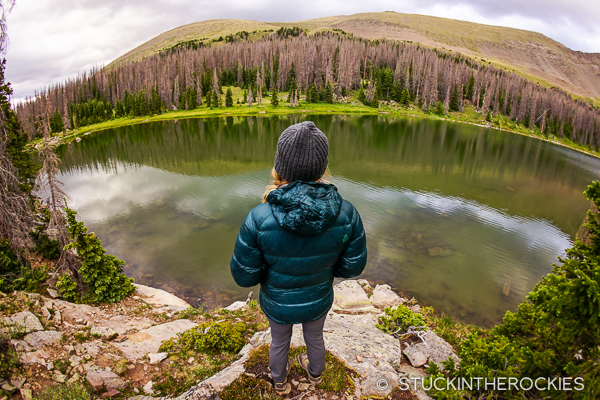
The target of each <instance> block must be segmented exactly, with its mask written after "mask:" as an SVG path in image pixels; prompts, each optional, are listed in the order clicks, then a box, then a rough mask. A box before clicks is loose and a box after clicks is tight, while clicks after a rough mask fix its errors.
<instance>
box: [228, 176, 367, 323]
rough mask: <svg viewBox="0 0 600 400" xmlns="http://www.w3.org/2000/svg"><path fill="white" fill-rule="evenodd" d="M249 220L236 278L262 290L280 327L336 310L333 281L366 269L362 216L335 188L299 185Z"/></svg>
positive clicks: (279, 193) (271, 198)
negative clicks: (332, 305)
mask: <svg viewBox="0 0 600 400" xmlns="http://www.w3.org/2000/svg"><path fill="white" fill-rule="evenodd" d="M267 202H268V203H264V204H261V205H258V206H256V207H254V208H253V209H252V210H251V211H250V212H249V213H248V216H247V217H246V219H245V220H244V223H243V224H242V227H241V229H240V233H239V235H238V237H237V240H236V242H235V249H234V254H233V257H232V259H231V264H230V267H231V275H233V279H234V280H235V282H236V283H237V284H238V285H240V286H244V287H249V286H254V285H257V284H258V283H260V305H261V308H262V309H263V311H264V313H265V314H266V315H267V316H268V317H269V318H270V319H272V320H273V321H275V322H278V323H280V324H290V323H292V324H298V323H303V322H310V321H314V320H316V319H319V318H321V317H322V316H323V315H325V314H326V313H327V311H328V310H329V308H330V307H331V304H332V303H333V278H334V277H341V278H353V277H355V276H358V275H360V274H361V273H362V271H363V269H364V268H365V264H366V262H367V243H366V236H365V231H364V229H363V225H362V221H361V219H360V216H359V215H358V211H356V209H355V208H354V206H353V205H352V204H350V203H349V202H347V201H345V200H342V197H341V196H340V194H339V193H338V191H337V188H336V187H335V186H334V185H329V184H325V183H318V182H302V181H296V182H293V183H291V184H289V185H285V186H282V187H281V188H279V189H276V190H273V191H272V192H271V193H269V195H268V196H267Z"/></svg>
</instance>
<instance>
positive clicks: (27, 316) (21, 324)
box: [4, 311, 44, 333]
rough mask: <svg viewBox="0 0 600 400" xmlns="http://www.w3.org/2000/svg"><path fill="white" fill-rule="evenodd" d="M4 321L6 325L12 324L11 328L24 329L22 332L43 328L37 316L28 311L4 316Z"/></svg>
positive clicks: (41, 329)
mask: <svg viewBox="0 0 600 400" xmlns="http://www.w3.org/2000/svg"><path fill="white" fill-rule="evenodd" d="M4 322H6V324H8V325H12V327H11V329H14V330H17V331H24V333H29V332H37V331H43V330H44V327H43V326H42V323H41V322H40V320H39V319H38V317H36V316H35V314H33V313H32V312H30V311H21V312H20V313H17V314H15V315H13V316H11V317H8V318H4Z"/></svg>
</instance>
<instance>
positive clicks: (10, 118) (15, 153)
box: [0, 59, 40, 192]
mask: <svg viewBox="0 0 600 400" xmlns="http://www.w3.org/2000/svg"><path fill="white" fill-rule="evenodd" d="M5 68H6V59H3V60H2V61H1V62H0V109H1V112H2V114H3V119H4V121H3V122H2V123H3V125H4V130H5V132H6V136H7V142H6V152H7V153H8V157H9V158H10V161H11V162H12V164H13V166H14V167H15V169H16V171H17V175H18V178H19V179H20V180H21V188H22V189H23V190H24V191H25V192H29V191H30V190H31V188H32V187H33V182H34V180H35V176H36V175H37V172H38V170H39V169H40V166H39V165H38V164H37V163H35V162H34V161H33V159H32V158H31V157H30V156H29V154H27V153H26V152H25V145H26V144H27V140H28V138H27V134H26V133H25V132H23V128H22V127H21V122H20V121H19V118H17V115H16V114H15V112H14V111H13V109H12V107H11V104H10V101H9V96H10V95H11V94H12V93H13V90H12V88H11V86H10V83H9V82H6V81H5V80H4V79H5V78H4V70H5Z"/></svg>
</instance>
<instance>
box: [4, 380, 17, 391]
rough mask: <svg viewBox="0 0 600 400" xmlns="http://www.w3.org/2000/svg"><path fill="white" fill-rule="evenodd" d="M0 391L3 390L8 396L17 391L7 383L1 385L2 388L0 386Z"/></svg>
mask: <svg viewBox="0 0 600 400" xmlns="http://www.w3.org/2000/svg"><path fill="white" fill-rule="evenodd" d="M0 389H2V390H5V391H7V392H8V393H10V394H13V393H14V392H16V391H17V388H16V387H15V386H13V385H11V384H10V383H8V382H5V383H3V384H2V386H0Z"/></svg>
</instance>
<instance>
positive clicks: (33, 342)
mask: <svg viewBox="0 0 600 400" xmlns="http://www.w3.org/2000/svg"><path fill="white" fill-rule="evenodd" d="M62 336H63V334H62V333H61V332H58V331H41V332H32V333H29V334H27V335H25V337H24V338H23V340H24V341H26V342H27V344H28V345H30V346H31V347H32V348H33V349H36V350H37V349H39V348H41V347H43V346H50V345H53V344H57V343H59V342H60V340H61V339H62Z"/></svg>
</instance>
